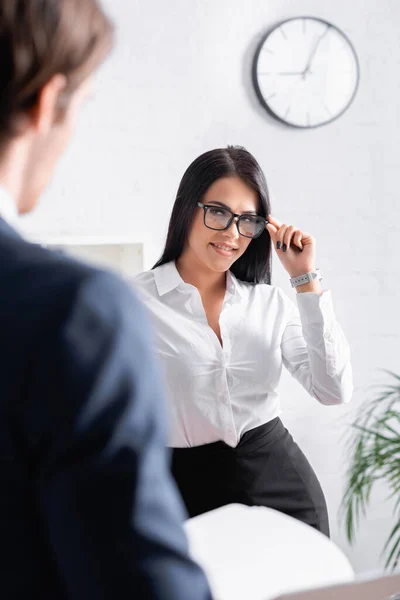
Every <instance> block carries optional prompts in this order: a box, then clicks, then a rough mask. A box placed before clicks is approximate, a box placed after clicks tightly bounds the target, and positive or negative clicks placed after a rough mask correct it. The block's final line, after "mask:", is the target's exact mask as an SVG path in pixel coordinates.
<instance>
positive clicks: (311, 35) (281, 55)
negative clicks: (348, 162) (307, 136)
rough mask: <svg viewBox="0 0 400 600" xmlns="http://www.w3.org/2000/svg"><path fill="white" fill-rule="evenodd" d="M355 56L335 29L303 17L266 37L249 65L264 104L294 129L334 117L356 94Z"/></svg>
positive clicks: (345, 107)
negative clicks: (252, 62) (251, 66)
mask: <svg viewBox="0 0 400 600" xmlns="http://www.w3.org/2000/svg"><path fill="white" fill-rule="evenodd" d="M358 80H359V66H358V60H357V55H356V53H355V51H354V48H353V46H352V45H351V43H350V41H349V40H348V39H347V37H346V36H345V35H344V34H343V33H342V32H341V31H340V30H339V29H337V27H335V26H334V25H331V24H330V23H327V22H326V21H322V20H320V19H314V18H311V17H301V18H296V19H290V20H289V21H285V22H283V23H281V24H280V25H278V26H277V27H275V28H274V29H273V30H272V31H271V32H270V33H268V35H266V36H265V37H264V39H263V40H262V43H261V44H260V46H259V48H258V50H257V53H256V56H255V59H254V64H253V81H254V85H255V89H256V92H257V95H258V97H259V98H260V100H261V103H262V104H263V106H264V107H265V108H266V109H267V110H268V112H269V113H271V114H272V115H273V116H274V117H276V118H277V119H279V120H280V121H283V122H284V123H287V124H288V125H292V126H294V127H318V126H319V125H324V124H326V123H329V122H330V121H333V120H334V119H336V118H337V117H338V116H339V115H341V114H342V113H343V112H344V111H345V110H346V109H347V108H348V107H349V105H350V104H351V102H352V100H353V98H354V95H355V93H356V90H357V86H358Z"/></svg>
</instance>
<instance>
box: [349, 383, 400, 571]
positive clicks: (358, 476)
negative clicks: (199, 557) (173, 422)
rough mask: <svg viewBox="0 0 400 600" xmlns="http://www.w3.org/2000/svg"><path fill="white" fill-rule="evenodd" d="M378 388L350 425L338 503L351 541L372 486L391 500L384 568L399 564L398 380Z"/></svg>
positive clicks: (399, 457) (399, 400) (399, 384)
mask: <svg viewBox="0 0 400 600" xmlns="http://www.w3.org/2000/svg"><path fill="white" fill-rule="evenodd" d="M386 373H388V374H389V375H390V377H392V379H393V382H392V383H391V382H389V383H387V384H384V385H383V386H382V387H380V391H379V393H378V394H377V395H375V396H374V398H373V399H372V400H371V401H370V402H368V403H366V404H365V405H364V406H363V407H362V408H361V410H360V411H359V413H358V415H357V417H356V419H355V421H354V422H353V424H352V427H353V428H354V430H355V432H354V435H352V437H351V440H350V454H349V456H350V457H351V459H350V466H349V469H348V474H347V483H346V490H345V494H344V497H343V502H342V511H343V513H344V518H345V525H346V534H347V538H348V540H349V542H350V543H352V542H353V541H354V539H355V534H356V528H357V526H358V523H359V520H360V517H363V516H365V514H366V509H367V506H368V504H369V500H370V494H371V490H372V488H373V486H374V484H375V483H376V482H377V481H379V480H383V481H385V482H386V484H387V486H388V488H389V496H390V498H394V499H395V507H394V521H395V524H394V526H393V529H392V531H391V532H390V535H389V537H388V539H387V541H386V543H385V546H384V548H383V554H384V555H385V558H386V568H392V569H394V568H395V567H396V566H397V565H398V563H399V562H400V376H398V375H396V374H394V373H391V372H389V371H386Z"/></svg>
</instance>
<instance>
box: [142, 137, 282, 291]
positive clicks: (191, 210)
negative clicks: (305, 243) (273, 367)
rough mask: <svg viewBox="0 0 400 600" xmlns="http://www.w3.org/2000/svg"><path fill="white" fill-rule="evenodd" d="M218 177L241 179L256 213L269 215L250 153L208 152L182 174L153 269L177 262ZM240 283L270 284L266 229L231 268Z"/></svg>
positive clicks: (239, 149)
mask: <svg viewBox="0 0 400 600" xmlns="http://www.w3.org/2000/svg"><path fill="white" fill-rule="evenodd" d="M221 177H240V179H241V180H242V181H243V182H244V183H246V184H247V185H248V186H249V187H251V188H252V189H253V190H255V191H256V192H257V195H258V201H259V207H258V214H260V215H262V216H263V217H267V215H269V214H270V212H271V207H270V200H269V194H268V187H267V182H266V180H265V175H264V173H263V171H262V169H261V167H260V165H259V164H258V162H257V161H256V159H255V158H254V156H252V154H250V152H248V151H247V150H246V149H245V148H243V147H241V146H228V147H227V148H217V149H215V150H210V151H209V152H205V154H202V155H201V156H199V157H198V158H197V159H196V160H195V161H194V162H192V164H191V165H190V166H189V168H188V169H187V170H186V172H185V174H184V175H183V178H182V181H181V183H180V185H179V189H178V193H177V196H176V200H175V204H174V206H173V209H172V214H171V219H170V222H169V228H168V234H167V241H166V244H165V248H164V251H163V253H162V256H161V258H160V260H159V261H158V262H157V263H156V264H155V265H154V267H153V269H155V268H156V267H159V266H160V265H163V264H165V263H167V262H170V261H172V260H177V259H178V258H179V257H180V255H181V254H182V252H183V249H184V246H185V243H186V241H187V238H188V235H189V232H190V229H191V226H192V223H193V219H194V216H195V211H196V209H197V203H198V202H201V201H202V199H203V196H204V195H205V193H206V192H207V190H208V188H209V187H210V186H211V185H212V184H213V183H214V182H215V181H217V179H220V178H221ZM231 271H232V273H233V274H234V275H235V276H236V277H237V278H238V279H240V280H241V281H248V282H250V283H269V284H270V283H271V238H270V235H269V233H268V231H267V230H265V231H264V232H263V233H262V234H261V235H260V237H258V238H256V239H254V240H252V241H251V242H250V244H249V246H248V248H247V250H246V252H245V253H244V254H243V255H242V256H241V257H240V258H238V260H237V261H236V262H235V263H234V264H233V265H232V267H231Z"/></svg>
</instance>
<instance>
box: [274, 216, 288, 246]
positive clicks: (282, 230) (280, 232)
mask: <svg viewBox="0 0 400 600" xmlns="http://www.w3.org/2000/svg"><path fill="white" fill-rule="evenodd" d="M287 227H288V226H287V225H285V223H284V224H283V225H281V226H280V227H279V229H278V231H277V234H276V239H275V244H276V249H277V250H281V249H282V250H283V244H284V241H283V238H284V236H285V233H286V229H287Z"/></svg>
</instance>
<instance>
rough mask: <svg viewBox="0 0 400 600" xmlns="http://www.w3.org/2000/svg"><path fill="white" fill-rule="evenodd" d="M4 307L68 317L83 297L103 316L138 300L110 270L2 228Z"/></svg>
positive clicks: (50, 318)
mask: <svg viewBox="0 0 400 600" xmlns="http://www.w3.org/2000/svg"><path fill="white" fill-rule="evenodd" d="M0 252H1V254H2V257H3V259H2V260H1V261H0V287H1V288H2V289H3V294H2V297H1V298H0V311H1V312H2V313H3V315H5V314H6V313H7V312H8V313H10V311H12V312H13V313H18V315H19V316H20V317H21V318H23V315H26V317H25V318H27V319H29V320H31V321H32V320H35V319H37V320H38V321H42V322H47V323H49V325H50V323H51V322H52V323H53V325H55V324H56V322H60V320H61V321H63V320H65V319H66V318H67V317H68V315H69V314H71V311H72V310H73V309H74V306H76V305H78V304H82V303H85V304H87V305H89V304H90V305H91V307H92V309H93V311H94V312H98V314H99V316H101V315H103V316H104V317H105V318H106V317H110V316H111V313H112V312H113V313H114V315H115V313H116V312H119V313H121V314H122V313H123V310H124V308H126V310H128V307H129V310H130V311H131V310H132V306H135V305H136V306H137V301H136V299H135V296H134V295H133V293H132V291H131V290H130V289H129V286H128V285H126V283H124V282H123V281H122V279H121V278H120V277H119V276H118V275H117V274H114V273H112V272H111V271H107V270H104V269H100V268H98V267H95V266H93V265H90V264H87V263H84V262H81V261H79V260H76V259H74V258H72V257H70V256H68V255H67V254H65V253H62V252H58V251H54V250H49V249H47V248H44V247H42V246H40V245H38V244H33V243H30V242H29V241H26V240H24V239H22V238H20V237H17V236H16V237H14V238H13V239H10V238H8V239H7V240H4V238H3V237H2V236H1V234H0Z"/></svg>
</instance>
